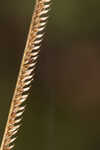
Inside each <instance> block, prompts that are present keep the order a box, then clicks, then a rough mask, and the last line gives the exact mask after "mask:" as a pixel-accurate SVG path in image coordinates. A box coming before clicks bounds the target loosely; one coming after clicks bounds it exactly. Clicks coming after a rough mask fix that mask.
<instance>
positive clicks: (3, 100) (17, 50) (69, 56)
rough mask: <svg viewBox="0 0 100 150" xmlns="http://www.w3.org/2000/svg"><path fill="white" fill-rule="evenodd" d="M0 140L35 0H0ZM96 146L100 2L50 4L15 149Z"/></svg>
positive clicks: (99, 132) (85, 149) (99, 139)
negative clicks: (35, 69)
mask: <svg viewBox="0 0 100 150" xmlns="http://www.w3.org/2000/svg"><path fill="white" fill-rule="evenodd" d="M0 2H1V3H0V56H1V57H0V141H1V138H2V135H3V132H4V127H5V123H6V119H7V115H8V110H9V106H10V102H11V98H12V94H13V91H14V87H15V83H16V78H17V75H18V71H19V66H20V62H21V58H22V55H23V51H24V47H25V42H26V38H27V33H28V29H29V25H30V21H31V16H32V11H33V8H34V3H35V0H30V1H29V0H21V1H20V0H9V1H8V0H6V1H0ZM99 148H100V1H99V0H95V1H94V0H63V1H61V0H56V1H53V3H52V10H51V12H50V17H49V22H48V27H47V29H46V33H45V36H44V41H43V43H42V48H41V54H40V58H39V62H38V66H37V71H36V76H35V81H34V82H33V85H32V89H31V94H30V96H29V98H28V101H27V108H26V111H25V114H24V119H23V125H22V127H21V130H20V133H19V134H18V139H17V142H16V147H15V149H16V150H17V149H18V150H67V149H68V150H98V149H99Z"/></svg>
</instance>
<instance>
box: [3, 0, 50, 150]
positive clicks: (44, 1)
mask: <svg viewBox="0 0 100 150" xmlns="http://www.w3.org/2000/svg"><path fill="white" fill-rule="evenodd" d="M50 1H51V0H36V5H35V9H34V13H33V16H32V22H31V25H30V30H29V34H28V38H27V43H26V47H25V50H24V55H23V59H22V63H21V67H20V71H19V75H18V79H17V84H16V88H15V91H14V95H13V98H12V102H11V107H10V112H9V115H8V120H7V124H6V128H5V132H4V136H3V139H2V143H1V148H0V150H11V149H12V148H13V147H14V141H15V140H16V133H17V132H18V130H19V127H20V122H21V120H22V114H23V112H24V109H25V104H24V102H25V101H26V99H27V97H28V95H29V89H30V87H31V82H32V80H33V79H34V72H35V67H36V63H37V58H38V55H39V51H40V50H39V49H40V44H41V42H42V39H43V30H44V28H45V25H46V22H47V19H48V17H47V13H48V11H49V7H50Z"/></svg>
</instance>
